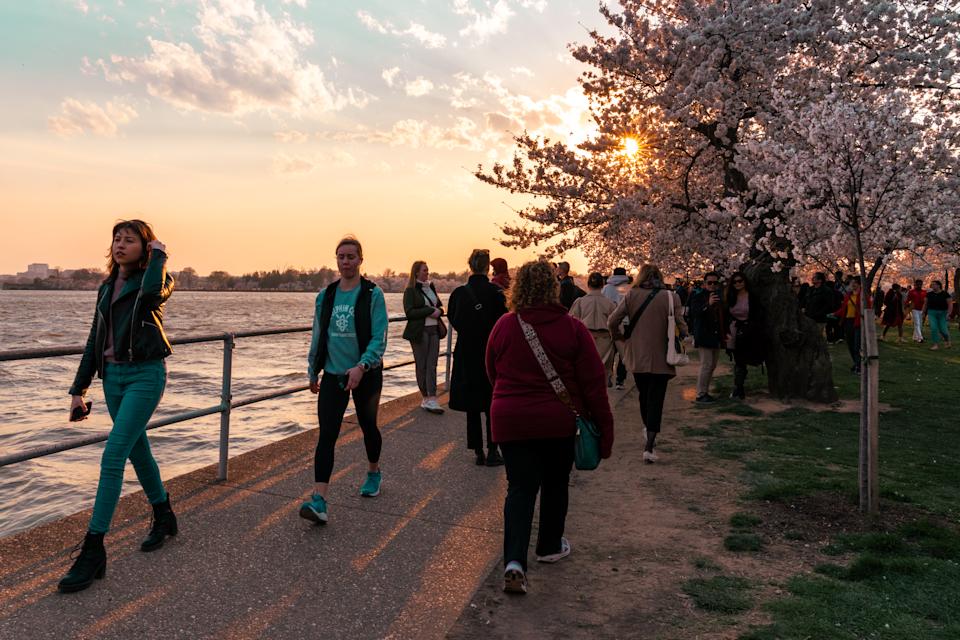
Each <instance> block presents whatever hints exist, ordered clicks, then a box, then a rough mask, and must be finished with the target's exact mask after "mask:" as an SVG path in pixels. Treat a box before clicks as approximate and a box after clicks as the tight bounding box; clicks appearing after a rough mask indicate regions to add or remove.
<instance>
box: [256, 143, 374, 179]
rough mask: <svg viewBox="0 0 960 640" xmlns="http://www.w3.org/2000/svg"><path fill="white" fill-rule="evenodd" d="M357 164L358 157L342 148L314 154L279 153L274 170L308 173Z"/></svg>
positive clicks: (283, 172) (275, 157)
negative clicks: (325, 168)
mask: <svg viewBox="0 0 960 640" xmlns="http://www.w3.org/2000/svg"><path fill="white" fill-rule="evenodd" d="M355 166H357V159H356V158H355V157H354V156H353V155H352V154H350V153H348V152H347V151H343V150H342V149H334V150H333V151H330V152H328V153H319V154H312V155H288V154H286V153H278V154H277V155H275V156H274V157H273V170H274V172H275V173H278V174H281V175H298V174H307V173H311V172H313V171H314V170H315V169H320V168H323V167H328V168H329V167H335V168H351V167H355Z"/></svg>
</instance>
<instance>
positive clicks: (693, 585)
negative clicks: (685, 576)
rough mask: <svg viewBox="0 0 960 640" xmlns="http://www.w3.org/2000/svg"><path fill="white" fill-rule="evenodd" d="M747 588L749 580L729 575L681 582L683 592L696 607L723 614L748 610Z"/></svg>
mask: <svg viewBox="0 0 960 640" xmlns="http://www.w3.org/2000/svg"><path fill="white" fill-rule="evenodd" d="M749 589H750V583H749V582H747V581H746V580H744V579H743V578H734V577H731V576H713V577H710V578H691V579H690V580H687V581H686V582H684V583H683V592H684V593H685V594H687V595H688V596H690V597H691V598H693V602H694V604H696V605H697V607H698V608H700V609H703V610H704V611H713V612H716V613H723V614H733V613H743V612H744V611H747V610H749V609H750V607H752V606H753V601H752V599H751V598H750V595H749V593H748V592H749Z"/></svg>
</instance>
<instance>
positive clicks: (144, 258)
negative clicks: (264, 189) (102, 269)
mask: <svg viewBox="0 0 960 640" xmlns="http://www.w3.org/2000/svg"><path fill="white" fill-rule="evenodd" d="M125 229H126V230H129V231H132V232H133V233H134V234H136V235H137V236H139V237H140V264H139V265H138V267H139V268H140V269H141V270H143V269H146V268H147V262H148V261H149V260H150V253H149V252H148V251H147V245H148V244H150V243H151V242H153V241H154V240H156V239H157V234H155V233H154V232H153V229H151V228H150V225H149V224H147V223H146V222H144V221H143V220H121V221H120V222H118V223H117V224H115V225H113V231H111V232H110V248H109V249H107V271H108V272H109V275H108V276H107V279H106V280H104V282H110V281H112V280H116V278H117V272H118V271H120V265H119V264H117V263H116V261H114V259H113V239H114V238H116V237H117V234H118V233H119V232H121V231H123V230H125Z"/></svg>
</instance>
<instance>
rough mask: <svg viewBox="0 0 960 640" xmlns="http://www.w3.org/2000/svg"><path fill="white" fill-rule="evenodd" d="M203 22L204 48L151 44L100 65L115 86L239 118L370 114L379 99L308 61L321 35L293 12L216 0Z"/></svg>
mask: <svg viewBox="0 0 960 640" xmlns="http://www.w3.org/2000/svg"><path fill="white" fill-rule="evenodd" d="M198 23H199V24H198V25H197V26H196V27H195V28H194V33H195V34H196V36H197V38H198V39H199V41H200V45H199V47H198V48H196V49H195V48H194V46H193V45H192V44H190V43H188V42H173V41H167V40H158V39H154V38H148V42H149V45H150V49H151V51H150V53H149V54H147V55H145V56H143V57H127V56H120V55H114V56H111V59H110V64H109V65H107V64H106V63H104V62H103V61H102V60H98V61H97V66H99V67H100V68H102V69H103V71H104V74H105V76H106V77H107V79H108V80H111V79H113V80H120V81H123V82H129V83H142V84H143V85H145V86H146V89H147V91H148V92H149V93H150V94H151V95H153V96H156V97H159V98H162V99H164V100H166V101H167V102H169V103H170V104H172V105H174V106H176V107H177V108H180V109H186V110H197V111H205V112H210V113H219V114H225V115H232V116H236V115H243V114H246V113H250V112H257V111H265V112H283V113H290V114H293V115H295V116H303V115H311V114H318V113H323V112H328V111H333V110H337V109H342V108H344V107H346V106H348V105H351V106H356V107H361V108H362V107H363V106H364V105H366V104H367V103H369V102H370V100H371V99H372V96H370V95H369V94H366V93H364V92H363V91H362V90H359V89H357V90H350V91H347V92H346V93H343V92H339V91H337V90H336V88H335V87H333V85H332V83H330V82H328V81H327V79H326V78H325V77H324V74H323V72H322V71H321V69H320V68H319V67H318V66H317V65H315V64H313V63H311V62H309V61H308V60H307V59H306V58H305V56H304V52H305V50H306V49H307V48H309V47H310V46H311V45H312V44H313V41H314V40H313V32H312V31H311V30H310V29H309V28H308V27H307V26H305V25H304V24H300V23H297V22H294V21H293V20H292V18H291V17H290V16H289V15H287V14H286V13H282V14H281V15H280V16H279V17H275V16H273V15H272V14H271V13H269V12H268V11H267V10H266V9H265V8H264V7H262V6H259V5H257V4H256V3H255V2H253V1H252V0H212V1H210V2H203V3H201V5H200V10H199V12H198ZM88 66H90V67H92V66H93V65H88Z"/></svg>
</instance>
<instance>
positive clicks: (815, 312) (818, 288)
mask: <svg viewBox="0 0 960 640" xmlns="http://www.w3.org/2000/svg"><path fill="white" fill-rule="evenodd" d="M835 296H836V290H835V289H834V288H833V287H831V286H830V285H829V284H828V283H827V277H826V276H825V275H824V274H823V273H820V272H817V273H815V274H813V282H812V285H811V286H810V289H808V290H807V296H806V299H805V300H804V302H803V305H802V307H803V312H804V313H805V314H806V316H807V317H808V318H810V319H811V320H813V321H814V322H816V323H818V324H824V323H826V322H827V314H828V313H831V312H832V311H833V310H834V309H836V308H837V306H838V303H837V301H836V299H835Z"/></svg>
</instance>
